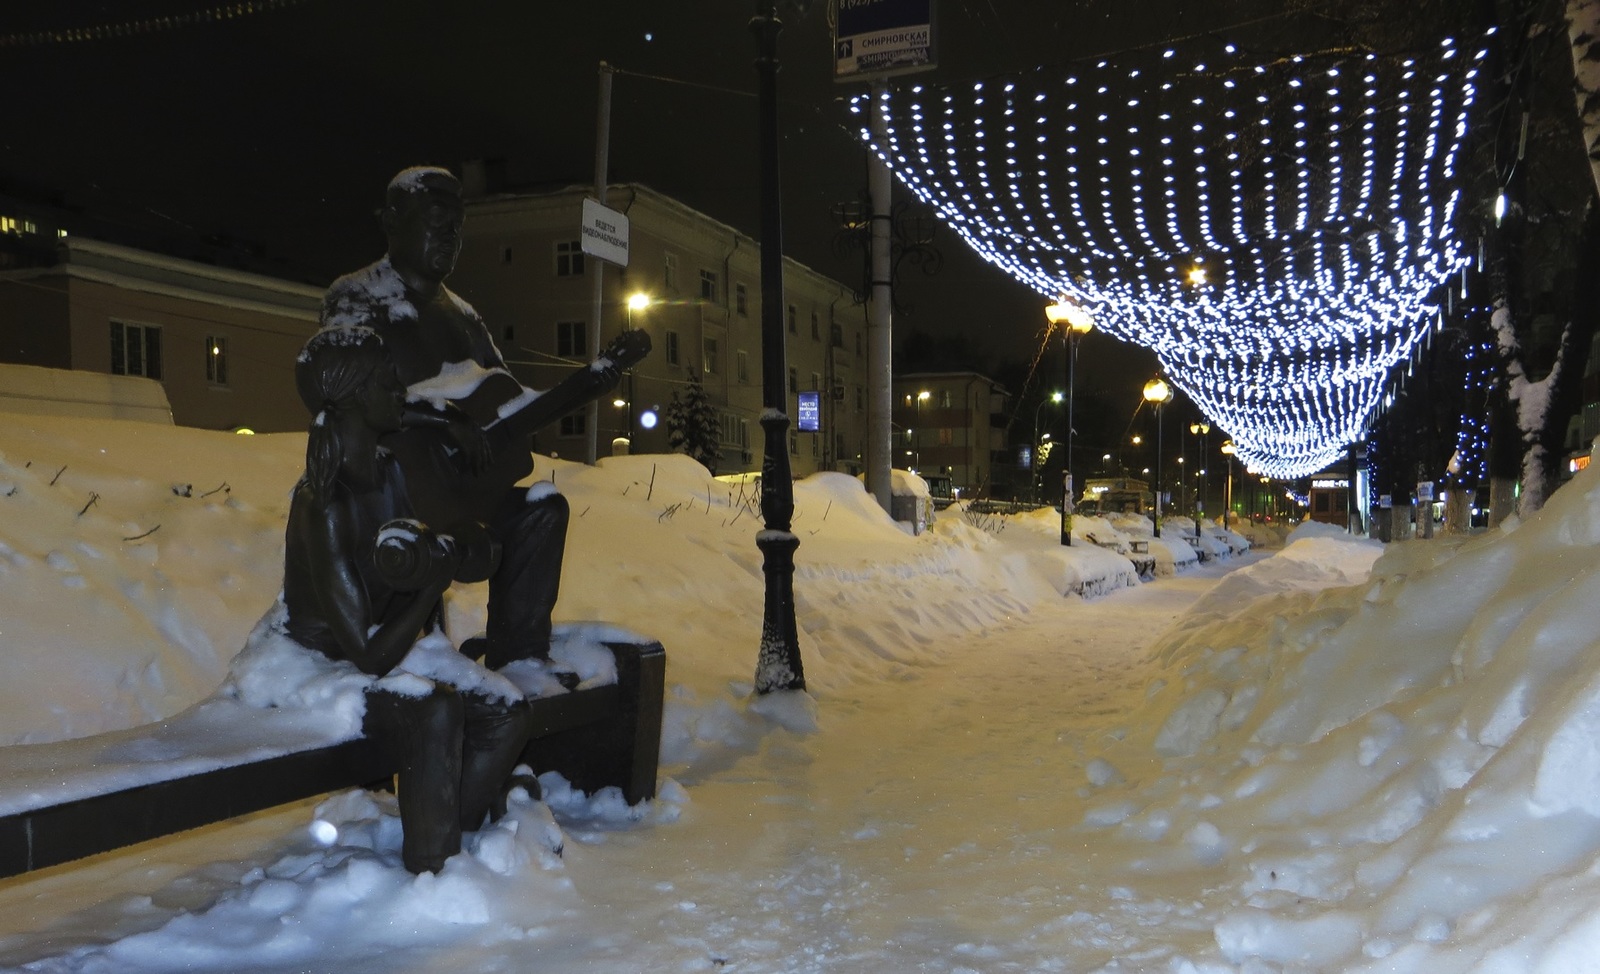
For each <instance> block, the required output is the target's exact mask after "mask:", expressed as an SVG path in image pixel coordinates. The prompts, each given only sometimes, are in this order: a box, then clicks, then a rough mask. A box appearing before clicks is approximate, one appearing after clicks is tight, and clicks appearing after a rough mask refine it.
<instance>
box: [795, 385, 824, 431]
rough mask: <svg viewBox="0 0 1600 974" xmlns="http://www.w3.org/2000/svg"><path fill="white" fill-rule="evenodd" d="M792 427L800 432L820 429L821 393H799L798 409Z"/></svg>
mask: <svg viewBox="0 0 1600 974" xmlns="http://www.w3.org/2000/svg"><path fill="white" fill-rule="evenodd" d="M799 414H800V415H799V417H798V418H797V420H796V422H795V424H794V428H795V429H797V430H799V431H800V432H802V433H815V432H816V431H817V430H820V429H822V393H820V392H802V393H800V409H799Z"/></svg>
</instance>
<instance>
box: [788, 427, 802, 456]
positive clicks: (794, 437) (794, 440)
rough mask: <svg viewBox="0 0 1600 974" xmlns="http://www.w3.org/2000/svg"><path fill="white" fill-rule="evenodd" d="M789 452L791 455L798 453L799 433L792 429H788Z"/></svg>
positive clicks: (797, 454)
mask: <svg viewBox="0 0 1600 974" xmlns="http://www.w3.org/2000/svg"><path fill="white" fill-rule="evenodd" d="M789 453H790V454H791V455H793V456H799V455H800V434H799V433H796V432H795V431H794V430H790V431H789Z"/></svg>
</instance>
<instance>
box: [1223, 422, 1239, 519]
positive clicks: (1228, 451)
mask: <svg viewBox="0 0 1600 974" xmlns="http://www.w3.org/2000/svg"><path fill="white" fill-rule="evenodd" d="M1220 449H1221V452H1222V454H1223V455H1224V456H1226V457H1227V458H1228V489H1227V492H1226V493H1225V494H1223V496H1222V524H1223V526H1224V527H1226V526H1227V524H1228V515H1229V514H1231V513H1232V512H1233V457H1234V454H1235V453H1237V452H1238V451H1237V450H1236V449H1235V448H1234V445H1233V441H1232V440H1227V441H1226V442H1224V443H1223V444H1222V446H1221V448H1220Z"/></svg>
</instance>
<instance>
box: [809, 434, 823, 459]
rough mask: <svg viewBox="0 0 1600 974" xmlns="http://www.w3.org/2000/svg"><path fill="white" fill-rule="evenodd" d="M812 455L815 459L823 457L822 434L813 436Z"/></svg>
mask: <svg viewBox="0 0 1600 974" xmlns="http://www.w3.org/2000/svg"><path fill="white" fill-rule="evenodd" d="M811 455H812V456H813V457H820V456H822V434H821V433H812V434H811Z"/></svg>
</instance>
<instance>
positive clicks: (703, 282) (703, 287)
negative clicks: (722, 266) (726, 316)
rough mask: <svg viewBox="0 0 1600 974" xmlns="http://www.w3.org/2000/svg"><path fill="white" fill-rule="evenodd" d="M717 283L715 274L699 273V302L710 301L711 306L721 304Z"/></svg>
mask: <svg viewBox="0 0 1600 974" xmlns="http://www.w3.org/2000/svg"><path fill="white" fill-rule="evenodd" d="M719 283H720V282H718V281H717V272H716V271H708V270H702V271H701V272H700V300H702V301H710V302H711V303H712V304H721V303H722V288H721V287H720V286H719Z"/></svg>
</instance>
